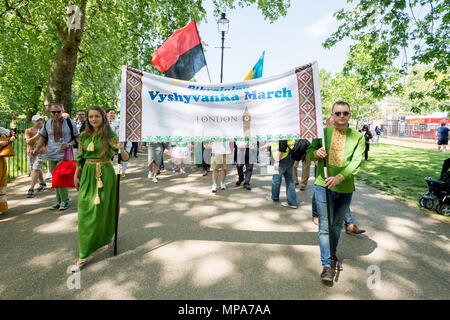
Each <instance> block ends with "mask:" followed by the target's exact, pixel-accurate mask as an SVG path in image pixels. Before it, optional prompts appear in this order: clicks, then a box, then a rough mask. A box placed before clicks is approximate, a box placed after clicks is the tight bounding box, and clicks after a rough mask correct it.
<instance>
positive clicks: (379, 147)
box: [358, 143, 450, 213]
mask: <svg viewBox="0 0 450 320" xmlns="http://www.w3.org/2000/svg"><path fill="white" fill-rule="evenodd" d="M448 157H450V153H444V152H439V153H438V152H436V151H434V150H422V149H418V148H409V147H400V146H396V145H391V144H375V143H371V145H370V151H369V161H363V162H364V163H363V164H362V167H361V170H360V173H359V174H358V179H359V180H361V181H363V182H365V183H366V184H368V185H371V186H373V187H375V188H377V189H379V190H382V191H384V192H386V193H388V194H390V195H392V196H394V197H395V198H397V199H400V200H404V201H406V202H408V204H410V205H412V206H415V207H419V199H420V197H421V196H422V195H423V194H424V193H426V192H427V190H428V188H427V183H426V182H425V180H424V178H425V177H432V178H435V179H439V176H440V174H441V170H442V164H443V163H444V160H445V159H447V158H448ZM433 212H434V213H436V212H435V211H434V209H433Z"/></svg>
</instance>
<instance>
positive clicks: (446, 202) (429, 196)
mask: <svg viewBox="0 0 450 320" xmlns="http://www.w3.org/2000/svg"><path fill="white" fill-rule="evenodd" d="M449 167H450V158H448V159H447V160H445V161H444V165H443V166H442V171H441V177H440V178H439V180H436V179H433V178H430V177H426V178H425V181H426V182H427V184H428V193H426V194H424V195H423V196H422V198H420V201H419V203H420V206H422V207H425V208H427V209H433V207H434V202H435V201H437V204H436V207H435V210H436V212H437V213H439V214H442V215H444V216H450V172H448V169H449Z"/></svg>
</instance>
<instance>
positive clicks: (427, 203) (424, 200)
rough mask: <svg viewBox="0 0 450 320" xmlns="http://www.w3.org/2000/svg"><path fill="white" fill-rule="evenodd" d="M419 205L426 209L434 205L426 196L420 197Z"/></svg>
mask: <svg viewBox="0 0 450 320" xmlns="http://www.w3.org/2000/svg"><path fill="white" fill-rule="evenodd" d="M420 206H422V207H425V208H427V209H432V208H433V206H434V201H433V200H431V199H427V198H423V197H422V198H420Z"/></svg>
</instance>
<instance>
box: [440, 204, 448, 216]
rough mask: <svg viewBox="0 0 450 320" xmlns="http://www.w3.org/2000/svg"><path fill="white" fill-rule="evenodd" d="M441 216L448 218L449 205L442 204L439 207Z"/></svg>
mask: <svg viewBox="0 0 450 320" xmlns="http://www.w3.org/2000/svg"><path fill="white" fill-rule="evenodd" d="M440 213H441V214H442V215H444V216H446V217H448V216H450V205H448V204H445V203H443V204H442V205H441V212H440Z"/></svg>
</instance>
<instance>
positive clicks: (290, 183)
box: [272, 154, 297, 206]
mask: <svg viewBox="0 0 450 320" xmlns="http://www.w3.org/2000/svg"><path fill="white" fill-rule="evenodd" d="M293 167H294V160H293V159H292V157H291V155H290V154H288V156H287V157H286V158H284V159H283V160H281V161H280V170H279V174H274V175H273V176H272V200H273V201H280V188H281V181H282V179H283V178H282V177H283V176H284V180H285V182H286V198H287V203H288V204H289V205H291V206H297V195H296V193H295V185H294V176H293V172H292V170H293V169H292V168H293Z"/></svg>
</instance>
